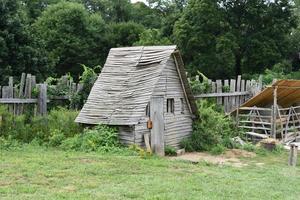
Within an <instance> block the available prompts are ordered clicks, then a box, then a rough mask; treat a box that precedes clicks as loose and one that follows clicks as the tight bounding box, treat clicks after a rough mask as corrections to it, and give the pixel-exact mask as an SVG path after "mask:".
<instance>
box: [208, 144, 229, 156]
mask: <svg viewBox="0 0 300 200" xmlns="http://www.w3.org/2000/svg"><path fill="white" fill-rule="evenodd" d="M225 150H226V148H225V147H224V146H223V145H222V144H217V145H216V146H214V147H212V148H211V150H210V152H211V153H212V154H213V155H219V154H222V153H224V151H225Z"/></svg>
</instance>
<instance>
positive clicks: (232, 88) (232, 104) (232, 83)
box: [229, 79, 236, 111]
mask: <svg viewBox="0 0 300 200" xmlns="http://www.w3.org/2000/svg"><path fill="white" fill-rule="evenodd" d="M235 83H236V80H235V79H231V80H230V92H232V93H233V92H235ZM229 103H230V111H232V110H234V109H235V108H236V106H235V96H232V97H230V98H229Z"/></svg>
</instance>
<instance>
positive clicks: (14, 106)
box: [0, 73, 82, 116]
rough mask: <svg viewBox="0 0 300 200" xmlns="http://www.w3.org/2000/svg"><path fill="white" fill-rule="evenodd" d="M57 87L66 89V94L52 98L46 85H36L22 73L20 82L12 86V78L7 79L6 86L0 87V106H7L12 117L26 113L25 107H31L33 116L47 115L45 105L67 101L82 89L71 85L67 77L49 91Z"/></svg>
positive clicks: (31, 77) (33, 77) (29, 77)
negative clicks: (57, 101)
mask: <svg viewBox="0 0 300 200" xmlns="http://www.w3.org/2000/svg"><path fill="white" fill-rule="evenodd" d="M58 87H65V88H67V90H69V91H68V94H67V95H65V94H63V95H59V96H53V95H49V94H48V88H49V86H48V85H47V83H39V84H37V83H36V77H35V76H33V75H31V74H25V73H22V76H21V80H20V82H19V83H18V84H14V79H13V77H9V81H8V85H7V86H0V104H4V105H8V110H9V111H10V112H11V113H13V114H14V115H21V114H23V113H25V112H27V109H26V108H27V107H28V106H29V105H33V107H34V114H35V115H42V116H43V115H46V114H47V103H49V102H50V101H54V100H68V99H70V95H71V94H73V93H76V92H79V91H80V90H81V89H82V85H81V84H76V83H73V81H72V80H69V79H68V77H67V76H63V77H61V78H60V79H59V80H58V84H57V85H51V88H50V89H52V90H53V89H56V88H58Z"/></svg>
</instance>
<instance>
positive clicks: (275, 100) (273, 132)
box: [272, 87, 277, 138]
mask: <svg viewBox="0 0 300 200" xmlns="http://www.w3.org/2000/svg"><path fill="white" fill-rule="evenodd" d="M272 110H273V112H272V136H273V138H276V128H277V124H276V118H277V87H274V88H273V106H272Z"/></svg>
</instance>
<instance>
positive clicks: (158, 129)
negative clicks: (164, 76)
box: [150, 96, 165, 156]
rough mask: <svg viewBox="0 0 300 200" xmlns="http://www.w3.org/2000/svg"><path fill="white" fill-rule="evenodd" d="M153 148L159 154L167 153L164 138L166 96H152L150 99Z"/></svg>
mask: <svg viewBox="0 0 300 200" xmlns="http://www.w3.org/2000/svg"><path fill="white" fill-rule="evenodd" d="M150 110H151V111H150V118H151V121H152V123H153V126H152V129H151V148H152V151H153V152H154V153H156V154H157V155H159V156H164V155H165V145H164V143H165V140H164V97H160V96H157V97H152V98H151V100H150Z"/></svg>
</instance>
